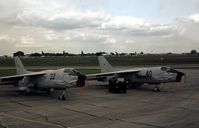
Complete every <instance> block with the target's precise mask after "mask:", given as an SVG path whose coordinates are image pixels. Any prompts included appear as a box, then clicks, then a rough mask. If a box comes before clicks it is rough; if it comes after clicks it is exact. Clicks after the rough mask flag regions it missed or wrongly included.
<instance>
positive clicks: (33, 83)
mask: <svg viewBox="0 0 199 128" xmlns="http://www.w3.org/2000/svg"><path fill="white" fill-rule="evenodd" d="M14 62H15V66H16V71H17V75H13V76H6V77H1V78H0V84H1V85H7V84H12V85H16V86H17V87H18V89H19V90H21V91H23V92H24V94H27V93H29V92H30V91H35V90H41V91H46V92H47V93H50V92H51V91H53V90H62V94H61V95H60V96H59V99H60V100H65V92H66V89H67V88H71V87H73V86H74V84H75V85H76V86H77V87H83V86H84V85H85V79H86V77H85V75H82V74H81V73H79V72H78V71H77V70H75V69H73V68H63V69H58V70H44V71H40V72H30V71H27V70H26V69H25V68H24V66H23V64H22V62H21V61H20V59H19V57H14Z"/></svg>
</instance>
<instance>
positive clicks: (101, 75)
mask: <svg viewBox="0 0 199 128" xmlns="http://www.w3.org/2000/svg"><path fill="white" fill-rule="evenodd" d="M140 70H141V69H131V70H120V71H112V72H104V73H96V74H89V75H86V78H87V80H96V79H100V78H102V79H103V78H105V77H107V76H113V75H127V74H136V73H138V72H139V71H140Z"/></svg>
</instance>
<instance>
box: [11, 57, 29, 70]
mask: <svg viewBox="0 0 199 128" xmlns="http://www.w3.org/2000/svg"><path fill="white" fill-rule="evenodd" d="M14 62H15V66H16V70H17V74H25V73H28V71H27V70H26V69H25V68H24V66H23V64H22V62H21V60H20V59H19V57H17V56H15V57H14Z"/></svg>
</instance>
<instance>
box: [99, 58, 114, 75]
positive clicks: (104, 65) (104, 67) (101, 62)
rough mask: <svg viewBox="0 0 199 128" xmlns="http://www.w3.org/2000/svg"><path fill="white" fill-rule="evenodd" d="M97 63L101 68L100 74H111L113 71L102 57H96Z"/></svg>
mask: <svg viewBox="0 0 199 128" xmlns="http://www.w3.org/2000/svg"><path fill="white" fill-rule="evenodd" d="M98 61H99V65H100V68H101V72H111V71H114V69H113V67H112V66H111V65H110V64H109V62H108V61H107V60H106V59H105V58H104V56H98Z"/></svg>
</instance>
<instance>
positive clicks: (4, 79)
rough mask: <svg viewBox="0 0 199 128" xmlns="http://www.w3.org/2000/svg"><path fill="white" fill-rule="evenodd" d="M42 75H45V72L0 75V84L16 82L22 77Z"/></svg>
mask: <svg viewBox="0 0 199 128" xmlns="http://www.w3.org/2000/svg"><path fill="white" fill-rule="evenodd" d="M43 75H45V72H35V73H34V72H33V73H27V74H21V75H13V76H6V77H0V85H4V84H12V83H16V82H18V81H19V80H22V79H23V78H24V77H40V76H43Z"/></svg>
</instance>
